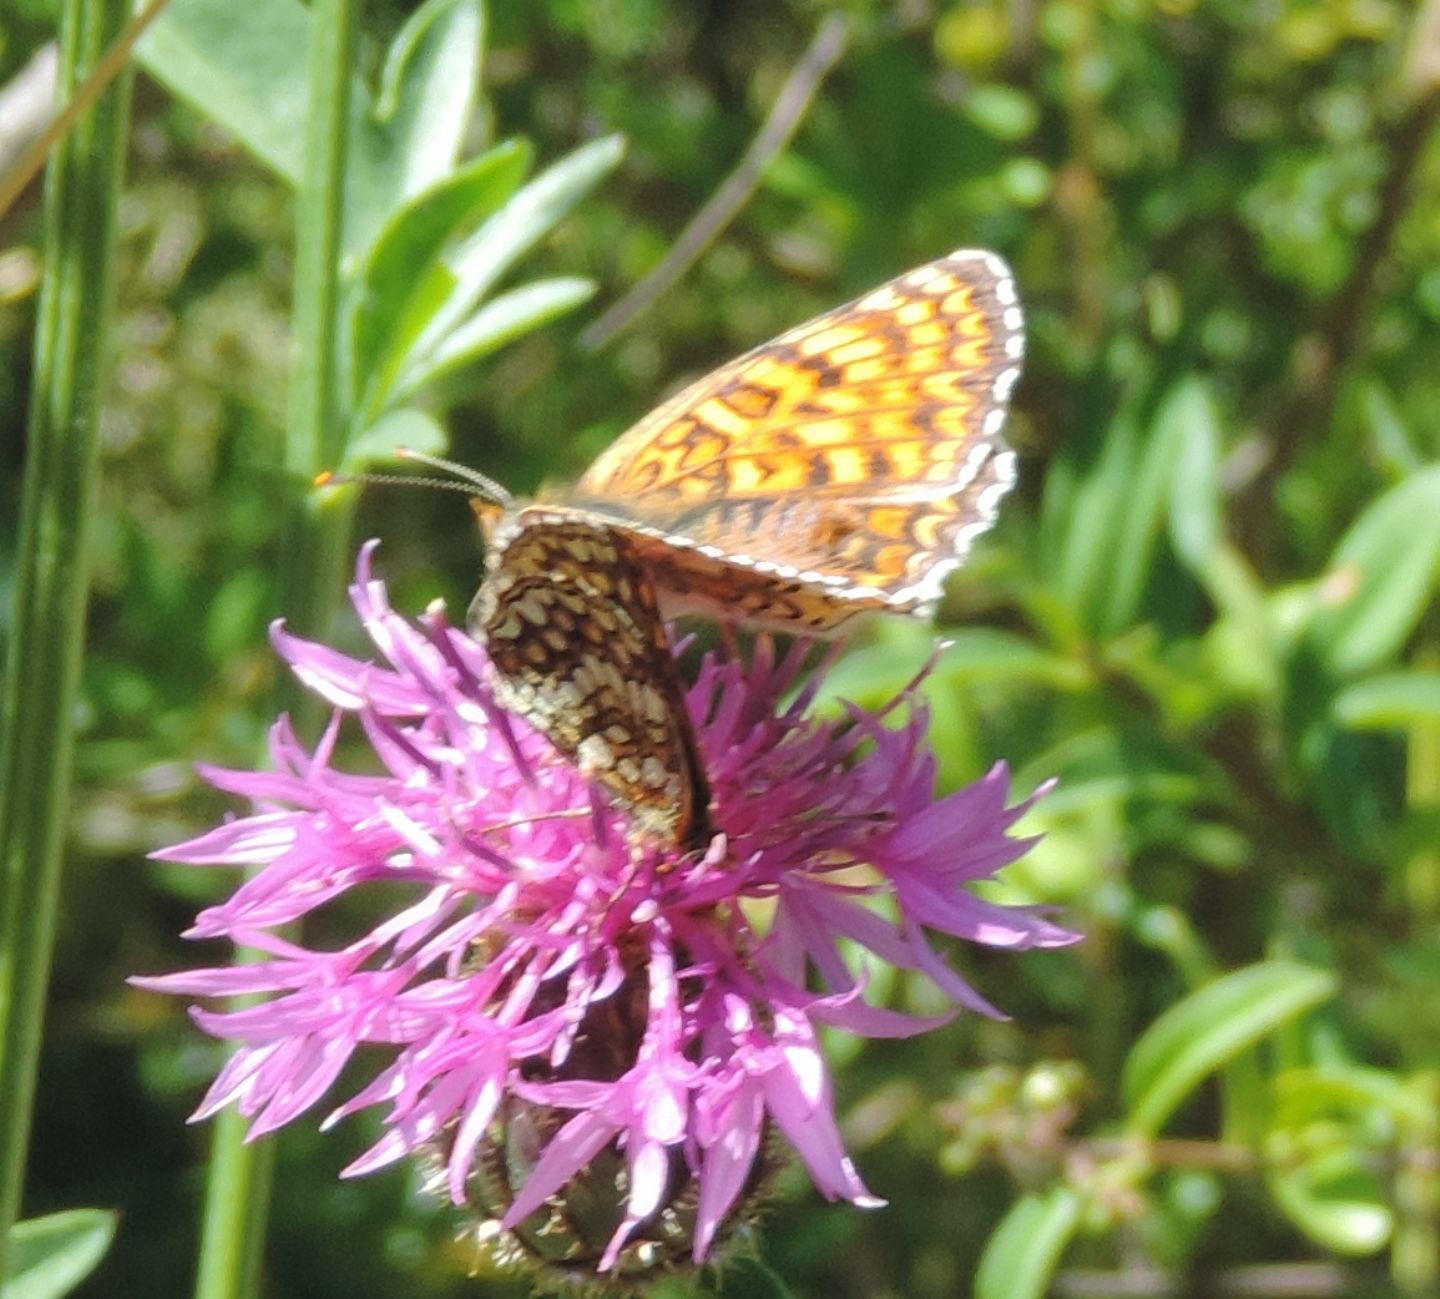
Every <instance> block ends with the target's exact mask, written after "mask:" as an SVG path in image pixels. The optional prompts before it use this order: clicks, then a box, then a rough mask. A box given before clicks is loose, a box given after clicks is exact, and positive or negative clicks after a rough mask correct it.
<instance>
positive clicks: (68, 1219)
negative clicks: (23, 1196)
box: [0, 1209, 120, 1299]
mask: <svg viewBox="0 0 1440 1299" xmlns="http://www.w3.org/2000/svg"><path fill="white" fill-rule="evenodd" d="M119 1220H120V1219H119V1215H117V1214H115V1213H111V1212H109V1211H108V1210H105V1209H67V1210H66V1211H64V1212H63V1213H52V1214H48V1215H47V1216H46V1217H43V1218H31V1219H29V1220H28V1221H26V1222H19V1223H16V1224H15V1227H14V1228H13V1230H12V1231H11V1233H10V1272H9V1275H8V1276H7V1277H6V1278H5V1284H4V1286H3V1287H0V1299H58V1297H59V1296H60V1295H65V1294H69V1293H70V1291H72V1290H73V1289H75V1287H76V1286H78V1285H79V1284H80V1282H82V1281H83V1280H84V1279H85V1278H86V1277H87V1276H89V1275H90V1273H91V1272H93V1271H94V1270H95V1267H96V1265H97V1264H98V1263H99V1262H100V1260H101V1259H102V1258H104V1257H105V1252H106V1250H108V1249H109V1248H110V1242H111V1240H112V1239H114V1236H115V1228H116V1225H117V1224H118V1223H119Z"/></svg>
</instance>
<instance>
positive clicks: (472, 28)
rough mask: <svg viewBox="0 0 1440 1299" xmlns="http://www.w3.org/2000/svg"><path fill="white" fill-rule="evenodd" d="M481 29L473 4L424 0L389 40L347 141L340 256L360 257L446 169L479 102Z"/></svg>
mask: <svg viewBox="0 0 1440 1299" xmlns="http://www.w3.org/2000/svg"><path fill="white" fill-rule="evenodd" d="M484 30H485V24H484V16H483V11H482V9H481V6H480V2H479V0H428V3H426V4H423V5H421V7H420V8H419V9H417V10H416V11H415V13H413V14H412V15H411V16H410V18H409V19H408V20H407V21H406V23H405V25H404V26H403V27H402V28H401V29H400V31H399V33H398V34H397V35H396V37H395V39H394V41H393V42H392V43H391V45H390V51H389V53H388V55H387V56H386V61H385V68H384V72H383V73H382V76H381V85H380V96H379V99H378V101H377V102H376V104H375V107H374V109H373V111H371V112H368V113H361V114H358V115H357V120H356V127H355V138H354V140H353V141H352V142H351V151H350V169H349V173H348V175H347V178H346V180H347V184H346V210H345V250H346V253H347V255H349V256H352V257H354V256H363V254H364V252H365V250H366V249H368V248H369V247H370V246H371V244H372V242H373V241H374V240H375V238H376V237H377V235H378V234H379V232H380V231H381V230H382V228H384V226H385V223H386V220H387V218H389V217H390V216H391V215H392V214H393V213H395V212H396V211H397V210H398V209H399V208H400V207H401V205H402V204H404V203H405V201H406V200H407V199H409V198H412V197H414V196H415V195H416V194H420V193H423V192H424V191H426V190H427V189H429V188H431V187H432V186H434V185H435V184H437V183H438V182H439V181H440V180H441V179H442V178H443V177H445V176H447V175H448V174H449V173H450V171H451V170H452V169H453V168H454V166H455V162H456V159H457V158H459V156H460V149H461V147H462V145H463V144H464V142H465V138H466V135H467V133H468V131H469V129H470V119H471V117H472V116H473V114H474V111H475V106H476V104H477V102H478V100H479V94H480V58H481V50H482V43H483V40H484ZM362 103H363V101H362Z"/></svg>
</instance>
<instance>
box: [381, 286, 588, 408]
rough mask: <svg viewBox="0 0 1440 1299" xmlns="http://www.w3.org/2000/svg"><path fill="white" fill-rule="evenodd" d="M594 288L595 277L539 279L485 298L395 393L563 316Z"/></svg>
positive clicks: (407, 391) (409, 389)
mask: <svg viewBox="0 0 1440 1299" xmlns="http://www.w3.org/2000/svg"><path fill="white" fill-rule="evenodd" d="M594 293H595V282H594V281H593V280H582V279H578V278H574V277H557V278H555V279H551V280H536V281H535V282H534V283H533V284H526V285H524V286H523V287H521V288H518V289H512V290H511V291H510V292H509V293H503V294H501V295H500V296H499V297H498V298H496V299H495V300H494V301H493V302H487V303H486V304H485V305H484V306H483V307H481V308H480V309H479V310H478V311H477V312H476V313H475V314H474V315H473V316H471V317H470V319H469V320H466V321H463V322H462V323H461V324H460V325H459V326H458V327H457V328H456V329H455V330H454V331H453V332H451V333H450V334H449V335H448V336H447V337H446V338H445V340H444V342H442V343H441V344H440V346H439V347H437V348H436V349H435V350H434V351H433V352H432V353H431V354H430V355H429V356H428V357H427V358H426V359H425V360H423V361H422V362H420V363H419V364H418V365H417V366H416V367H415V369H414V370H413V371H411V372H410V373H408V374H407V375H405V377H404V378H403V379H402V380H401V382H400V387H399V391H398V392H397V394H396V395H397V398H398V399H401V400H403V399H404V398H406V397H408V396H410V395H412V394H413V393H415V392H417V391H418V390H419V389H421V388H423V387H425V386H426V385H427V384H431V383H434V382H435V381H436V380H437V379H441V378H444V377H445V376H446V375H449V374H453V373H454V372H455V371H457V370H460V369H463V368H464V367H465V366H467V365H471V364H473V363H474V362H476V361H478V360H481V359H482V358H483V357H486V356H489V355H490V354H491V353H492V352H494V351H496V350H497V349H498V348H501V347H503V346H504V345H505V344H506V343H509V342H511V341H512V340H513V339H516V338H519V337H521V336H522V335H524V334H528V333H529V332H530V331H531V330H534V329H539V328H540V326H541V325H544V324H548V323H549V322H550V321H551V320H554V319H555V318H556V317H557V316H563V315H564V314H565V313H566V312H567V311H572V310H574V308H576V307H578V306H579V305H580V304H581V303H582V302H585V301H586V300H588V299H589V298H590V297H592V296H593V295H594Z"/></svg>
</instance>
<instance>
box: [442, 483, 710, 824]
mask: <svg viewBox="0 0 1440 1299" xmlns="http://www.w3.org/2000/svg"><path fill="white" fill-rule="evenodd" d="M487 564H488V571H487V574H486V579H485V581H484V583H483V584H482V585H481V587H480V590H479V593H478V594H477V595H476V597H475V601H474V604H473V605H472V606H471V610H470V626H471V630H472V631H474V632H475V633H477V634H478V635H479V636H480V637H481V638H482V639H483V640H484V641H485V644H486V648H487V649H488V651H489V656H490V661H491V663H492V665H493V667H494V685H495V693H496V697H497V699H498V700H499V702H500V704H501V705H502V706H503V707H505V708H507V709H509V710H510V711H511V712H513V713H516V714H518V715H519V716H521V717H523V718H525V720H526V721H528V722H529V723H530V724H531V725H532V726H534V727H535V728H536V729H537V730H539V731H541V732H543V733H544V734H545V735H546V736H548V737H549V739H550V741H551V742H552V743H553V744H554V745H555V747H556V748H557V749H559V750H560V751H561V752H562V753H563V754H565V755H566V756H567V757H568V758H570V759H571V760H572V761H574V762H575V763H576V764H577V766H578V767H579V768H580V770H581V772H582V773H584V774H585V775H586V776H588V777H590V778H591V779H593V780H595V781H596V782H597V783H599V784H600V785H601V786H602V787H603V788H604V789H605V790H607V791H608V792H609V794H610V795H611V797H612V798H614V799H615V800H616V801H617V802H618V803H619V804H620V805H621V806H622V807H624V808H626V809H627V811H628V812H629V814H630V817H631V820H632V822H633V823H634V825H635V826H636V828H637V829H638V830H639V831H641V832H642V834H644V835H647V836H650V837H652V838H657V839H660V840H663V841H667V842H674V843H680V844H684V845H686V846H696V847H698V846H702V845H703V843H704V842H705V841H706V840H707V839H708V837H709V833H708V821H707V819H706V808H707V805H708V803H709V797H710V796H709V789H708V786H707V784H706V781H705V773H704V771H703V769H702V766H701V763H700V761H699V758H698V756H697V755H696V752H695V741H694V736H693V733H692V730H691V726H690V718H689V714H688V713H687V712H686V709H685V700H684V696H683V693H682V690H681V685H680V681H679V678H678V676H677V675H676V672H675V664H674V660H673V658H672V657H671V654H670V647H669V644H668V643H667V641H666V638H665V627H664V624H663V623H662V622H661V619H660V615H659V611H658V609H657V608H656V597H655V588H654V585H653V583H652V582H651V579H650V576H649V574H648V572H647V571H646V569H645V568H644V566H643V565H640V564H638V563H636V562H635V560H634V558H633V556H632V555H631V554H630V553H629V550H628V544H627V538H626V536H625V534H624V533H623V532H620V531H617V530H616V529H614V528H612V527H609V526H607V525H605V524H603V523H599V524H597V523H594V522H592V521H589V520H587V519H585V518H584V517H583V516H578V515H573V514H568V513H557V512H555V511H551V510H547V509H545V508H543V507H540V506H530V507H528V508H525V509H521V510H519V511H517V512H515V513H514V514H513V515H511V516H510V517H508V518H507V519H506V520H505V521H504V522H503V523H502V524H501V527H500V529H499V530H498V531H497V533H496V535H495V537H494V540H493V543H492V546H491V548H490V551H489V554H488V557H487Z"/></svg>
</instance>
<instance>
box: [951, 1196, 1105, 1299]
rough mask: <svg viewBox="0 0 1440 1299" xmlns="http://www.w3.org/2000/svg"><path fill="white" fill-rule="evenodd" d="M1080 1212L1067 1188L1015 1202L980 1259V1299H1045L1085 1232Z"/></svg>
mask: <svg viewBox="0 0 1440 1299" xmlns="http://www.w3.org/2000/svg"><path fill="white" fill-rule="evenodd" d="M1081 1207H1082V1202H1081V1198H1080V1195H1079V1193H1078V1192H1076V1191H1075V1190H1073V1189H1072V1188H1070V1187H1068V1186H1056V1187H1052V1188H1051V1189H1050V1190H1049V1191H1046V1192H1044V1193H1043V1194H1041V1193H1038V1192H1035V1193H1032V1194H1030V1195H1027V1196H1025V1197H1023V1198H1022V1199H1020V1200H1018V1201H1016V1203H1015V1204H1014V1205H1013V1206H1012V1208H1011V1209H1010V1212H1009V1213H1007V1214H1006V1215H1005V1217H1004V1218H1003V1219H1002V1220H1001V1222H1000V1225H999V1226H998V1227H997V1228H996V1229H995V1234H994V1235H993V1236H991V1237H990V1239H989V1241H988V1242H987V1243H986V1245H985V1252H984V1253H983V1254H982V1255H981V1256H980V1263H979V1266H978V1267H977V1268H976V1271H975V1299H1041V1297H1042V1296H1043V1295H1044V1294H1045V1291H1046V1289H1047V1288H1048V1286H1049V1284H1050V1278H1051V1276H1053V1275H1054V1272H1055V1269H1056V1267H1058V1266H1059V1263H1060V1256H1061V1255H1062V1254H1063V1253H1064V1251H1065V1247H1066V1246H1067V1245H1068V1244H1069V1243H1070V1241H1071V1239H1072V1238H1073V1237H1074V1235H1075V1232H1076V1230H1077V1228H1078V1227H1079V1226H1080V1210H1081Z"/></svg>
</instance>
